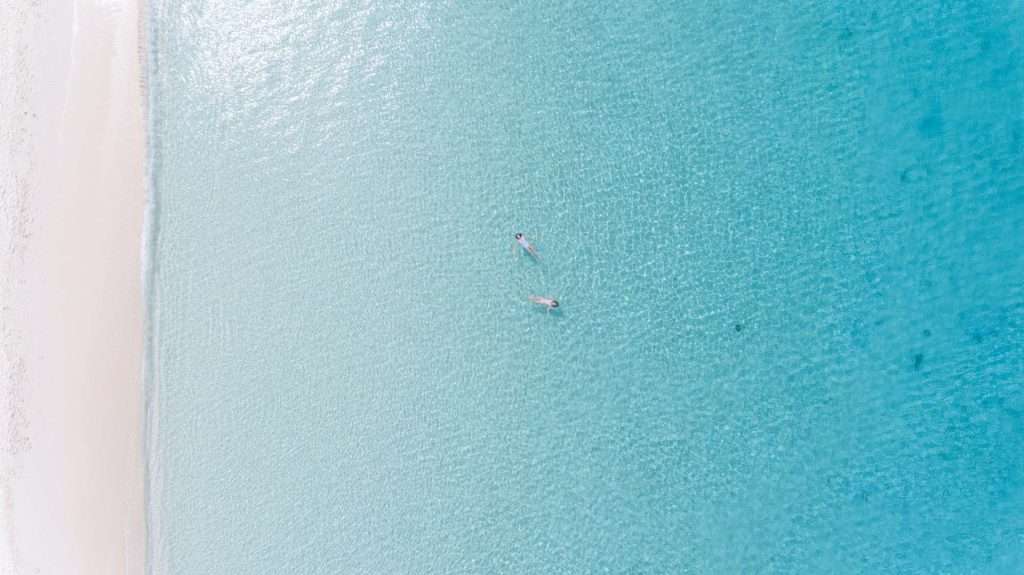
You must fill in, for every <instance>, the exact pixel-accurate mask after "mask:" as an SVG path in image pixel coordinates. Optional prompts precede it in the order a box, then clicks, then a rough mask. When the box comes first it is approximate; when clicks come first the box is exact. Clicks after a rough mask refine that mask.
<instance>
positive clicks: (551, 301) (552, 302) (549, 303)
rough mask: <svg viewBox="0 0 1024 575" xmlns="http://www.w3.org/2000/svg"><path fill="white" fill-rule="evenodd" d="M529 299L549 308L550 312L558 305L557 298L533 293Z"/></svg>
mask: <svg viewBox="0 0 1024 575" xmlns="http://www.w3.org/2000/svg"><path fill="white" fill-rule="evenodd" d="M528 299H529V300H530V301H531V302H533V303H535V304H537V305H542V306H544V307H546V308H548V312H549V313H550V312H551V310H553V309H555V308H556V307H558V300H556V299H555V298H551V297H544V296H539V295H532V296H530V297H529V298H528Z"/></svg>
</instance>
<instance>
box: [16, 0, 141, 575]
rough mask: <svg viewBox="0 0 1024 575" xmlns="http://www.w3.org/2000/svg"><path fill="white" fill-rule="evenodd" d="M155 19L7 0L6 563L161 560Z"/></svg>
mask: <svg viewBox="0 0 1024 575" xmlns="http://www.w3.org/2000/svg"><path fill="white" fill-rule="evenodd" d="M140 16H141V1H139V0H42V1H34V0H13V1H9V2H0V401H2V402H3V405H2V408H0V496H2V500H0V505H2V507H0V532H2V534H3V539H2V540H0V573H5V574H7V573H10V574H13V575H20V574H34V573H40V574H50V573H53V574H61V575H65V574H66V575H72V574H79V573H82V574H92V573H97V574H104V575H106V574H117V573H142V572H143V571H144V569H145V506H144V492H145V489H144V480H145V473H144V467H143V462H144V454H143V433H142V428H143V385H142V373H143V370H142V358H143V300H142V248H141V245H142V233H143V230H142V227H143V209H144V206H145V201H146V197H145V195H146V186H145V171H144V165H145V161H146V152H145V122H144V100H143V81H142V78H143V65H144V62H143V61H142V58H141V57H140V55H141V52H140V47H142V46H144V45H145V43H144V42H142V41H141V32H142V26H141V25H140V24H141V22H142V20H141V18H140Z"/></svg>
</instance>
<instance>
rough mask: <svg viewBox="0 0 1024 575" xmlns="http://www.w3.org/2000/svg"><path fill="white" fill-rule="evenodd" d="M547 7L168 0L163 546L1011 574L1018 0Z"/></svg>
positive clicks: (203, 564) (1019, 533)
mask: <svg viewBox="0 0 1024 575" xmlns="http://www.w3.org/2000/svg"><path fill="white" fill-rule="evenodd" d="M553 4H556V3H550V2H541V1H533V0H524V1H521V2H513V3H505V4H504V5H503V6H500V7H497V6H494V5H491V4H490V3H472V2H469V3H460V4H456V3H450V2H388V3H385V2H379V3H378V2H373V3H367V2H356V3H351V4H350V5H347V6H336V5H335V3H333V2H326V1H312V0H304V1H296V2H275V1H271V0H259V1H253V0H216V1H214V0H154V1H153V2H151V7H150V10H151V21H152V27H153V30H152V32H153V36H152V42H153V47H154V49H155V52H154V64H155V66H154V67H153V68H152V71H151V73H152V78H151V89H152V90H153V102H154V106H153V109H152V114H153V126H154V134H153V146H154V150H153V151H154V164H153V182H154V186H155V188H154V189H155V192H154V193H155V196H154V198H155V202H156V206H157V212H156V220H155V223H156V229H157V231H158V235H157V236H156V242H155V244H154V246H153V251H152V254H151V257H152V258H153V259H152V262H151V263H152V266H153V270H154V272H155V276H154V283H153V284H152V294H151V295H152V301H151V305H152V306H153V308H152V317H153V332H152V335H153V340H152V350H151V351H152V359H153V363H152V364H151V370H152V379H151V381H150V391H151V392H152V396H151V397H152V401H153V402H154V403H153V405H152V408H153V411H152V417H153V419H152V420H151V423H152V425H153V427H152V431H153V434H152V443H151V445H150V446H149V449H150V457H151V469H150V473H151V475H150V479H151V486H152V492H151V500H150V501H151V503H150V514H151V515H150V521H151V524H150V527H151V544H152V549H151V569H152V570H153V572H154V573H158V574H176V575H179V574H180V575H193V574H201V573H211V574H213V573H216V574H222V573H231V574H234V575H242V574H250V573H252V574H257V573H258V574H263V573H304V574H328V573H331V574H334V573H422V574H430V573H701V574H703V573H875V574H888V573H894V574H895V573H898V574H916V573H921V574H924V573H928V574H931V573H985V574H997V573H999V574H1001V573H1021V572H1024V255H1022V254H1024V231H1022V230H1024V4H1021V2H1019V1H1016V0H994V1H990V2H969V1H962V2H958V1H940V0H923V1H922V2H917V3H911V4H912V5H907V6H902V7H897V5H898V4H900V3H893V2H883V1H881V0H876V1H870V2H840V1H838V0H818V1H811V2H803V3H782V2H759V3H751V2H746V1H742V2H741V1H738V0H736V1H734V0H727V1H723V2H697V1H692V2H672V3H667V2H666V3H656V2H648V1H634V2H624V3H620V4H617V5H613V4H612V3H606V2H575V3H564V4H565V5H564V6H554V5H553ZM752 4H753V5H752ZM485 5H486V6H485ZM516 231H523V232H525V233H527V235H528V237H531V238H533V239H534V240H535V241H536V243H537V245H538V246H539V249H540V252H541V256H542V258H543V259H542V261H540V262H534V261H531V260H529V259H528V258H524V257H521V256H518V255H513V251H512V241H513V240H512V236H513V233H515V232H516ZM531 294H541V295H553V296H555V297H558V298H559V299H560V301H561V302H562V308H561V311H560V313H555V314H546V313H544V311H543V310H541V309H536V308H535V307H533V306H531V305H530V304H529V303H527V302H526V297H527V296H528V295H531Z"/></svg>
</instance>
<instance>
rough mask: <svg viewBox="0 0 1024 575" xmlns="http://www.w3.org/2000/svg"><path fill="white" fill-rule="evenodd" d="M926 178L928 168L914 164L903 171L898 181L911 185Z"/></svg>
mask: <svg viewBox="0 0 1024 575" xmlns="http://www.w3.org/2000/svg"><path fill="white" fill-rule="evenodd" d="M927 177H928V168H926V167H924V166H922V165H920V164H915V165H913V166H910V167H909V168H907V169H905V170H903V173H902V174H900V181H901V182H903V183H904V184H913V183H916V182H920V181H921V180H923V179H925V178H927Z"/></svg>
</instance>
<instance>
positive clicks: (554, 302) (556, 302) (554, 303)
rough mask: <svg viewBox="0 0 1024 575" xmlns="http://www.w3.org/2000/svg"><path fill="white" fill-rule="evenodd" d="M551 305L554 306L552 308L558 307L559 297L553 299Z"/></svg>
mask: <svg viewBox="0 0 1024 575" xmlns="http://www.w3.org/2000/svg"><path fill="white" fill-rule="evenodd" d="M551 307H552V308H556V307H558V300H557V299H553V300H551Z"/></svg>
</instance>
